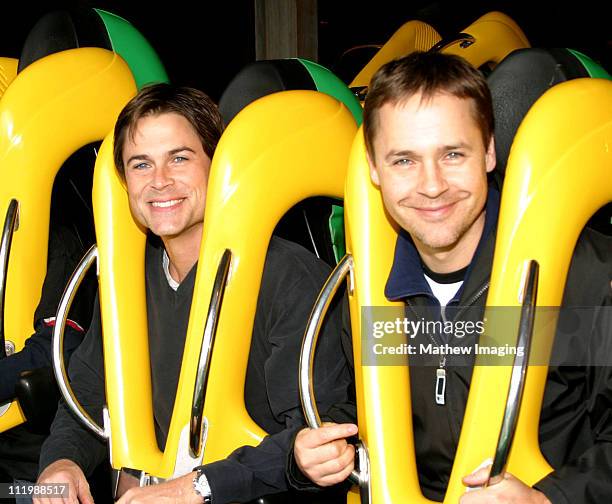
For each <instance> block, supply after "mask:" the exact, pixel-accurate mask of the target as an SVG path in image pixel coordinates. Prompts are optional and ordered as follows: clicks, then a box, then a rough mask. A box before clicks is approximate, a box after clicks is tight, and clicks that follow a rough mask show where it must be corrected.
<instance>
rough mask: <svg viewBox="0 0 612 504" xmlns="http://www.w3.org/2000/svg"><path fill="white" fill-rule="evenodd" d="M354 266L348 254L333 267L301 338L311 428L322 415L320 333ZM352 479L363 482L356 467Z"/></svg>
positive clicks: (303, 387)
mask: <svg viewBox="0 0 612 504" xmlns="http://www.w3.org/2000/svg"><path fill="white" fill-rule="evenodd" d="M352 269H353V256H351V255H345V256H344V257H343V258H342V259H341V260H340V262H339V263H338V264H337V265H336V267H335V268H334V271H332V273H331V275H330V276H329V278H328V279H327V281H326V282H325V285H324V286H323V289H322V290H321V292H320V293H319V296H318V297H317V300H316V302H315V305H314V307H313V309H312V312H311V313H310V318H309V319H308V324H307V325H306V331H305V332H304V339H303V340H302V350H301V352H300V367H299V373H300V374H299V385H300V399H301V401H302V409H303V410H304V417H305V418H306V423H307V424H308V426H309V427H310V428H312V429H318V428H319V427H321V417H320V416H319V411H318V408H317V401H316V398H315V394H314V384H313V382H314V380H313V370H314V354H315V349H316V347H317V340H318V338H319V332H320V330H321V326H322V324H323V320H324V318H325V314H326V313H327V310H328V308H329V305H330V303H331V301H332V299H333V297H334V295H335V294H336V292H337V291H338V289H339V288H340V286H341V285H342V282H343V281H344V279H345V277H346V276H347V275H348V274H349V273H350V272H351V270H352ZM349 480H350V481H351V482H352V483H354V484H355V485H359V486H360V487H361V486H362V485H363V481H362V478H361V475H360V473H359V472H357V471H356V470H353V472H352V473H351V474H350V476H349Z"/></svg>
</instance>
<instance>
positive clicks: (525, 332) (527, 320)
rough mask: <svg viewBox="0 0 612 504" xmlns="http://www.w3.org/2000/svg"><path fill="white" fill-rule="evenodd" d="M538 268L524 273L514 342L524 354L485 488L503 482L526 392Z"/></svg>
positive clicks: (516, 360)
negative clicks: (521, 302)
mask: <svg viewBox="0 0 612 504" xmlns="http://www.w3.org/2000/svg"><path fill="white" fill-rule="evenodd" d="M539 269H540V266H539V264H538V263H537V261H533V260H532V261H530V262H529V265H528V269H527V277H526V279H525V285H524V288H523V306H522V307H521V319H520V322H519V334H518V338H517V348H521V347H522V348H523V349H524V350H523V354H522V355H519V352H517V353H516V355H515V357H514V364H513V366H512V375H511V377H510V388H509V389H508V398H507V399H506V409H505V411H504V419H503V422H502V426H501V430H500V432H499V439H498V441H497V448H496V449H495V458H494V459H493V465H492V466H491V472H490V474H489V479H488V481H487V484H486V486H489V485H495V484H496V483H499V482H500V481H502V480H503V479H504V472H505V469H506V464H507V462H508V454H509V453H510V447H511V446H512V440H513V439H514V433H515V431H516V423H517V420H518V414H519V410H520V407H521V400H522V398H523V390H524V389H525V377H526V371H527V364H528V363H529V351H530V349H531V339H532V335H533V322H534V319H535V313H536V299H537V296H538V273H539Z"/></svg>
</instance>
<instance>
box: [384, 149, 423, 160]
mask: <svg viewBox="0 0 612 504" xmlns="http://www.w3.org/2000/svg"><path fill="white" fill-rule="evenodd" d="M399 157H409V158H414V157H417V158H418V157H420V156H419V155H418V154H417V153H416V152H414V151H411V150H392V151H390V152H388V153H387V155H386V156H385V161H386V162H389V161H390V160H391V159H395V158H399Z"/></svg>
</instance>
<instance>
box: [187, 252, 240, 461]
mask: <svg viewBox="0 0 612 504" xmlns="http://www.w3.org/2000/svg"><path fill="white" fill-rule="evenodd" d="M231 259H232V253H231V252H230V251H229V250H227V249H226V250H225V251H224V252H223V256H222V257H221V261H220V262H219V267H218V268H217V275H216V276H215V283H214V285H213V290H212V294H211V296H210V304H209V306H208V314H207V316H206V325H205V326H204V336H203V337H202V348H201V349H200V359H199V361H198V370H197V375H196V382H195V387H194V390H193V400H192V403H191V421H190V422H189V426H190V427H189V449H190V451H191V454H192V456H193V457H194V458H198V457H199V456H200V454H201V453H202V446H203V442H202V440H203V438H204V436H203V432H204V431H203V428H202V426H203V425H204V422H203V419H204V398H205V396H206V387H207V385H208V375H209V370H210V360H211V357H212V350H213V345H214V343H215V335H216V333H217V323H218V321H219V313H220V312H221V304H222V302H223V293H224V292H225V287H226V284H227V276H228V274H229V268H230V263H231Z"/></svg>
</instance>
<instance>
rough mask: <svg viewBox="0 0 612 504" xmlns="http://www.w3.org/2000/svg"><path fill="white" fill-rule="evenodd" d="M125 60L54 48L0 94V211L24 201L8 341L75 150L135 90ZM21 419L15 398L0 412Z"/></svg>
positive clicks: (4, 425)
mask: <svg viewBox="0 0 612 504" xmlns="http://www.w3.org/2000/svg"><path fill="white" fill-rule="evenodd" d="M135 91H136V86H135V84H134V79H133V77H132V73H131V72H130V69H129V67H128V66H127V64H126V63H125V62H124V61H123V59H121V57H119V56H118V55H117V54H115V53H113V52H110V51H107V50H105V49H96V48H80V49H73V50H68V51H63V52H60V53H56V54H51V55H49V56H46V57H45V58H42V59H40V60H38V61H36V62H34V63H33V64H32V65H30V66H28V67H27V68H25V69H24V70H23V72H21V73H19V74H18V75H17V76H16V77H15V78H14V80H13V81H12V82H11V83H10V85H9V86H8V87H7V89H6V91H5V92H4V95H3V96H2V98H1V100H0V177H1V178H2V181H3V182H2V184H0V215H1V216H2V219H3V221H4V216H5V215H6V212H7V209H8V207H9V203H10V201H11V199H16V200H17V201H18V202H19V214H18V227H17V228H16V231H15V234H14V236H13V241H12V247H11V251H10V261H9V266H8V274H7V285H6V298H5V303H6V304H5V311H4V317H5V319H4V324H5V325H4V327H5V336H6V339H7V341H11V342H13V343H14V344H15V348H16V351H19V350H21V348H23V345H24V342H25V340H26V339H27V338H28V337H29V336H30V335H31V334H32V332H33V328H32V314H33V313H34V310H35V309H36V306H37V304H38V302H39V298H40V291H41V288H42V285H43V281H44V278H45V274H46V268H47V241H48V234H49V211H50V206H51V189H52V187H53V181H54V179H55V175H56V173H57V171H58V170H59V169H60V167H61V166H62V164H63V163H64V161H65V160H66V159H67V158H68V157H69V156H70V155H71V154H72V153H74V152H75V151H76V150H78V149H79V148H81V147H83V146H84V145H87V144H89V143H91V142H94V141H96V140H100V139H102V138H104V136H105V135H106V134H107V133H108V131H109V130H110V129H111V128H112V126H113V124H114V122H115V120H116V118H117V115H118V114H119V111H120V110H121V108H122V107H123V105H124V104H125V103H126V102H127V101H128V99H129V98H130V97H131V96H132V95H133V94H134V93H135ZM23 421H24V418H23V415H22V414H21V412H20V410H19V408H18V406H17V403H16V402H14V403H13V405H12V406H11V407H10V408H9V409H8V411H7V412H6V413H5V414H4V415H3V416H1V417H0V431H4V430H7V429H9V428H11V427H13V426H15V425H18V424H20V423H22V422H23Z"/></svg>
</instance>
